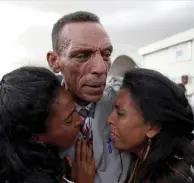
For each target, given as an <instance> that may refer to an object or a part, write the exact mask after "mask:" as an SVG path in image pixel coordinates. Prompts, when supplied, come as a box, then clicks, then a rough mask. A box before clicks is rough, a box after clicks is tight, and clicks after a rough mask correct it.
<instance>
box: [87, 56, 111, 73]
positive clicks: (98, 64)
mask: <svg viewBox="0 0 194 183" xmlns="http://www.w3.org/2000/svg"><path fill="white" fill-rule="evenodd" d="M91 73H92V74H96V75H99V76H100V75H104V74H105V75H106V74H107V73H108V63H107V62H106V61H104V59H103V57H102V55H101V54H100V53H96V54H95V56H94V57H93V66H92V68H91Z"/></svg>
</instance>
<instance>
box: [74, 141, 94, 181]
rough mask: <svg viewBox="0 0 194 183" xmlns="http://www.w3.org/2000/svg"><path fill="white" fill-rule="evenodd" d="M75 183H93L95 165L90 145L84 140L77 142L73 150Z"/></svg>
mask: <svg viewBox="0 0 194 183" xmlns="http://www.w3.org/2000/svg"><path fill="white" fill-rule="evenodd" d="M74 168H75V169H74V171H75V172H74V173H75V183H93V182H94V176H95V163H94V157H93V147H92V144H89V146H88V145H87V141H86V140H81V141H77V143H76V148H75V167H74Z"/></svg>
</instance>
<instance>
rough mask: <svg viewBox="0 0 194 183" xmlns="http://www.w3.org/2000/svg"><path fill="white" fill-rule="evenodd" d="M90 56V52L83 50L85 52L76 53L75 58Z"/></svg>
mask: <svg viewBox="0 0 194 183" xmlns="http://www.w3.org/2000/svg"><path fill="white" fill-rule="evenodd" d="M90 56H91V53H89V52H85V53H80V54H77V55H76V56H75V58H77V59H88V58H90Z"/></svg>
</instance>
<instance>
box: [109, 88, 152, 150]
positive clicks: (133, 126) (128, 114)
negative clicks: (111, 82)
mask: <svg viewBox="0 0 194 183" xmlns="http://www.w3.org/2000/svg"><path fill="white" fill-rule="evenodd" d="M108 124H109V125H110V138H111V140H112V142H113V143H114V144H115V146H116V147H117V148H118V149H119V150H130V151H132V152H134V151H136V150H137V149H138V148H140V147H141V146H142V145H143V144H144V142H145V141H146V139H147V136H148V134H149V131H150V125H149V124H148V123H145V121H144V119H143V116H142V115H141V113H140V111H139V110H138V109H137V107H136V105H135V103H134V101H133V100H132V97H131V96H130V94H129V92H128V91H127V90H125V89H121V90H120V92H119V94H118V96H117V98H116V101H115V103H114V105H113V110H112V113H111V114H110V116H109V118H108Z"/></svg>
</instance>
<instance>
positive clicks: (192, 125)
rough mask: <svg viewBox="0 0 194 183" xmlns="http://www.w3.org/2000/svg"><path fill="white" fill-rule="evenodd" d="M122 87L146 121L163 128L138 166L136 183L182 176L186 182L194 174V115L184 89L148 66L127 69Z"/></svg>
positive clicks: (173, 178)
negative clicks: (193, 144) (191, 168)
mask: <svg viewBox="0 0 194 183" xmlns="http://www.w3.org/2000/svg"><path fill="white" fill-rule="evenodd" d="M122 88H123V89H126V90H128V91H129V93H130V95H131V96H132V98H133V100H134V102H135V103H136V105H137V107H138V108H139V110H140V111H141V112H142V113H143V117H144V119H145V121H146V122H148V123H150V124H151V125H153V126H158V127H160V128H161V130H160V132H159V134H158V135H157V136H156V137H154V138H153V139H152V143H151V149H150V152H149V154H148V157H147V158H146V160H145V161H143V162H142V164H141V165H140V167H139V169H138V175H137V180H136V182H137V183H142V182H146V183H147V182H149V183H158V182H160V181H161V180H163V179H166V182H178V181H177V180H179V181H180V180H181V179H183V182H185V183H186V182H187V181H186V180H187V179H188V178H191V177H192V176H193V175H192V174H191V171H190V166H191V165H192V166H193V167H194V148H193V146H192V145H191V141H192V139H193V135H192V133H191V132H192V131H193V129H194V116H193V111H192V109H191V107H190V105H189V102H188V100H187V98H186V96H185V94H184V91H183V90H181V89H179V87H178V86H177V85H176V84H175V83H174V82H172V81H171V80H169V79H168V78H167V77H165V76H164V75H162V74H161V73H159V72H157V71H153V70H149V69H134V70H131V71H129V72H127V73H126V74H125V76H124V79H123V85H122ZM179 163H180V164H179ZM179 165H180V166H181V170H178V171H177V172H178V173H180V174H179V175H178V174H176V173H175V174H173V171H172V167H173V168H174V167H177V166H179ZM179 168H180V167H179ZM180 175H181V176H180ZM176 176H178V178H177V177H176ZM179 176H180V177H179ZM145 180H147V181H145ZM175 180H176V181H175ZM193 181H194V179H193Z"/></svg>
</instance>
